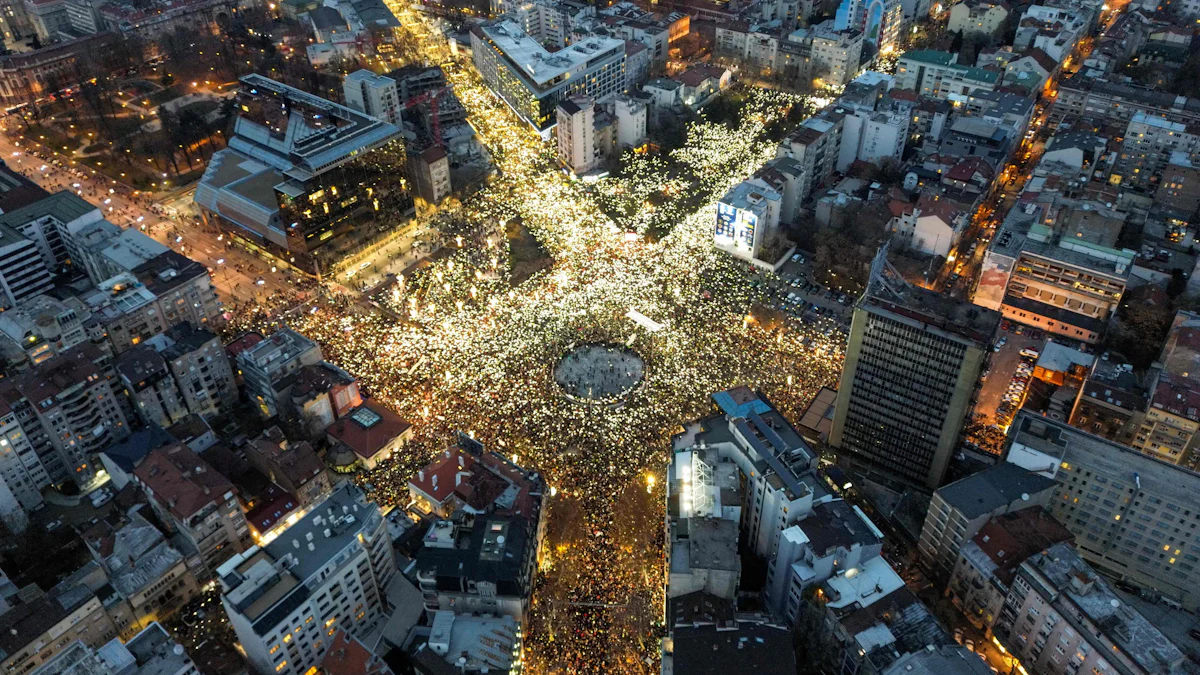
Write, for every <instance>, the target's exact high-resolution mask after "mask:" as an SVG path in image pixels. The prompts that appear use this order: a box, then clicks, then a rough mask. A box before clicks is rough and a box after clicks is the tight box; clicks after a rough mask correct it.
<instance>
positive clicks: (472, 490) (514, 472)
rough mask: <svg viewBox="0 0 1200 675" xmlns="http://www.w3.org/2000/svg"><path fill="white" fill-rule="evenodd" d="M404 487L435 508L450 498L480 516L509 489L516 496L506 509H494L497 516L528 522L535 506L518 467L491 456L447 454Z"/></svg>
mask: <svg viewBox="0 0 1200 675" xmlns="http://www.w3.org/2000/svg"><path fill="white" fill-rule="evenodd" d="M408 484H409V485H410V486H412V487H414V488H416V489H417V490H420V491H421V492H422V493H424V494H425V495H428V496H429V498H430V499H431V500H432V501H434V502H435V503H437V504H439V505H442V504H446V503H447V502H448V501H449V500H450V499H451V498H454V499H456V500H457V501H458V502H461V503H462V504H465V505H466V506H469V507H471V508H472V509H474V510H475V511H480V512H482V511H487V510H488V509H489V508H490V507H491V506H492V505H493V503H494V502H495V501H496V499H497V498H498V497H500V496H501V495H502V494H504V493H505V491H507V490H508V489H509V487H510V486H516V487H517V494H516V495H515V496H514V498H513V500H512V504H511V505H510V506H508V507H507V508H503V509H497V510H496V512H497V513H500V514H504V515H516V516H522V517H526V518H528V517H530V516H532V515H533V513H534V506H535V503H536V500H535V499H534V497H533V488H534V487H535V486H534V483H533V481H531V480H529V478H528V476H527V475H526V474H525V473H524V472H523V471H522V470H521V469H520V467H517V466H515V465H513V464H511V463H509V462H508V461H506V460H505V459H504V458H503V457H500V456H498V455H496V454H494V453H486V454H484V455H483V456H482V457H479V458H476V457H474V456H473V455H470V454H468V453H466V452H463V451H461V450H457V449H455V450H447V451H446V452H445V453H443V454H442V456H441V457H439V458H438V459H437V460H436V461H434V462H433V463H432V464H430V465H429V466H427V467H425V468H424V469H422V470H421V471H419V472H417V475H416V476H413V477H412V478H411V479H409V481H408Z"/></svg>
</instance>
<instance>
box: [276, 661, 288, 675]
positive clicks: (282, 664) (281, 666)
mask: <svg viewBox="0 0 1200 675" xmlns="http://www.w3.org/2000/svg"><path fill="white" fill-rule="evenodd" d="M286 665H287V661H280V662H279V665H277V666H275V672H277V673H278V672H279V671H281V670H283V668H284V666H286Z"/></svg>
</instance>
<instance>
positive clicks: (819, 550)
mask: <svg viewBox="0 0 1200 675" xmlns="http://www.w3.org/2000/svg"><path fill="white" fill-rule="evenodd" d="M798 525H799V527H800V529H801V530H803V531H804V534H805V536H806V537H807V538H808V541H809V544H810V546H811V547H812V550H813V552H814V553H816V554H817V555H826V554H827V553H828V552H829V550H830V549H833V548H837V547H841V548H845V549H850V548H853V547H854V546H871V545H873V544H881V543H883V535H882V533H881V532H880V531H879V529H878V528H876V527H875V525H874V524H873V523H871V522H870V521H869V520H868V519H867V516H866V514H864V513H863V512H862V511H861V510H860V509H859V508H858V507H856V506H855V507H852V506H850V504H849V503H847V502H846V501H845V500H842V499H835V500H833V501H829V502H823V503H820V504H814V505H813V509H812V513H811V514H810V515H809V516H808V517H806V518H805V519H804V520H802V521H800V522H799V523H798Z"/></svg>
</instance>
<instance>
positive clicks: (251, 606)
mask: <svg viewBox="0 0 1200 675" xmlns="http://www.w3.org/2000/svg"><path fill="white" fill-rule="evenodd" d="M395 574H396V562H395V558H394V557H393V554H392V541H391V538H390V537H389V536H388V532H387V526H386V524H385V522H384V519H383V516H382V515H381V514H380V512H379V507H378V506H376V505H375V504H373V503H371V502H368V501H367V500H366V498H365V497H364V496H363V494H362V493H361V492H360V491H359V490H358V489H357V488H355V487H354V486H352V485H350V484H344V485H342V486H341V487H339V488H338V489H337V490H335V491H334V492H333V493H331V494H330V495H329V496H328V497H327V498H326V499H325V500H324V501H322V502H320V503H319V504H316V505H314V507H313V508H312V510H311V511H309V512H308V514H307V515H305V516H304V517H303V518H302V519H300V520H299V521H297V522H296V523H295V524H293V525H291V526H290V527H288V528H287V529H286V530H284V531H283V532H282V533H280V534H279V536H277V537H276V538H275V539H274V540H272V541H271V542H270V543H268V544H265V545H263V546H252V547H250V548H249V549H247V550H246V551H245V552H244V553H239V554H237V555H235V556H234V557H233V558H231V559H229V560H228V561H226V562H225V563H224V564H223V565H221V567H220V568H219V569H218V570H217V577H218V578H219V579H220V582H221V604H222V605H223V606H224V607H225V613H226V614H227V615H228V616H229V621H230V623H231V624H232V626H233V630H234V633H236V634H237V637H238V642H239V643H240V644H241V645H242V648H243V649H244V650H245V654H246V660H247V661H249V662H250V665H251V667H253V668H254V669H256V670H258V671H259V672H262V673H280V674H282V675H303V674H304V673H308V672H313V671H312V670H311V669H314V668H316V667H318V666H320V664H321V663H322V661H323V659H325V658H326V657H327V655H328V654H329V652H330V650H331V649H332V644H333V643H334V640H333V639H332V638H334V637H335V636H336V634H337V632H338V631H345V632H346V633H348V634H350V635H352V636H355V637H360V638H361V637H365V636H366V634H367V633H368V632H369V631H370V630H371V629H372V628H373V627H374V626H375V625H376V623H377V622H378V621H379V620H380V618H381V617H383V616H384V612H385V611H386V610H387V604H386V591H385V589H386V588H387V585H388V583H389V582H391V580H392V578H393V577H394V576H395Z"/></svg>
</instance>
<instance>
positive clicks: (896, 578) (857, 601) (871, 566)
mask: <svg viewBox="0 0 1200 675" xmlns="http://www.w3.org/2000/svg"><path fill="white" fill-rule="evenodd" d="M824 586H825V594H826V595H827V596H828V601H827V603H826V605H827V606H828V607H830V608H832V609H847V608H855V609H862V608H866V607H870V606H871V605H872V604H874V603H875V602H877V601H879V600H881V599H882V598H885V597H887V596H888V595H890V594H891V593H894V592H896V591H898V590H900V589H902V588H904V580H903V579H901V578H900V575H899V574H896V571H895V570H893V569H892V566H891V565H889V564H888V562H887V560H885V559H884V558H883V557H881V556H876V557H874V558H871V559H869V560H867V561H866V562H864V563H862V564H861V565H860V566H858V567H852V568H850V569H847V570H843V571H841V572H840V573H839V574H837V576H834V577H833V578H831V579H829V580H828V581H826V582H825V584H824Z"/></svg>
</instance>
